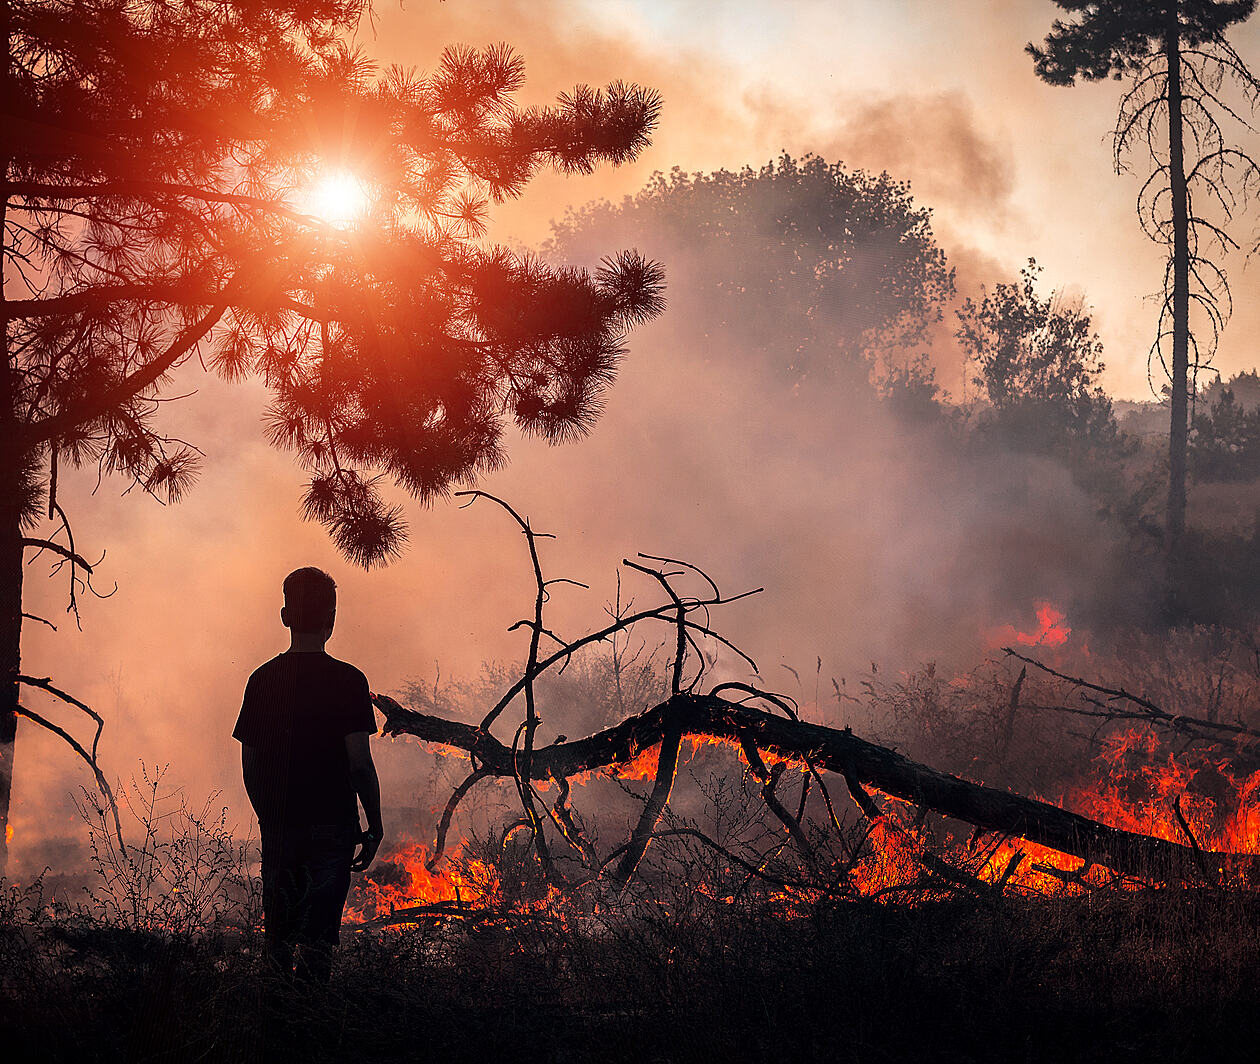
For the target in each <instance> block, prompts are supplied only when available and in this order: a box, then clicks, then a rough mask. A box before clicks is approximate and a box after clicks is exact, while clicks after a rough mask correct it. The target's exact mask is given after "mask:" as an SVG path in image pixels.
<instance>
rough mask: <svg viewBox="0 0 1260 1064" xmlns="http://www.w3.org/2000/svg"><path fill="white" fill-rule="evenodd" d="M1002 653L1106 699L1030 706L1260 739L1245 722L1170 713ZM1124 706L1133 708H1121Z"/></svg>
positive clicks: (1201, 734)
mask: <svg viewBox="0 0 1260 1064" xmlns="http://www.w3.org/2000/svg"><path fill="white" fill-rule="evenodd" d="M1002 652H1003V653H1004V654H1006V655H1008V656H1010V657H1013V658H1015V659H1017V660H1018V661H1022V662H1023V663H1024V664H1025V666H1028V665H1031V666H1032V667H1033V668H1035V669H1040V670H1041V671H1042V672H1044V673H1046V674H1047V675H1048V676H1053V677H1054V678H1055V679H1056V680H1062V681H1063V682H1064V683H1069V684H1071V685H1072V686H1073V687H1076V688H1079V689H1080V690H1082V691H1093V692H1094V693H1095V694H1100V695H1105V696H1106V701H1105V702H1104V701H1100V700H1099V699H1096V698H1089V697H1087V696H1084V695H1082V696H1081V697H1082V699H1083V700H1084V701H1085V703H1086V705H1088V706H1092V707H1093V708H1092V709H1089V708H1085V707H1082V706H1036V707H1029V708H1036V709H1042V710H1051V711H1054V712H1057V713H1071V714H1073V715H1074V716H1078V717H1094V718H1100V719H1102V720H1104V721H1113V720H1140V721H1145V722H1146V723H1148V724H1152V725H1155V726H1157V727H1161V728H1168V729H1169V730H1170V731H1176V732H1180V733H1181V734H1183V735H1188V736H1190V737H1191V738H1195V739H1212V740H1214V741H1218V742H1219V741H1221V740H1223V739H1231V738H1233V739H1236V738H1241V737H1243V736H1247V737H1250V738H1257V739H1260V730H1257V729H1255V728H1248V727H1247V726H1246V725H1244V724H1230V723H1228V722H1225V721H1217V720H1207V719H1206V718H1204V717H1190V716H1186V715H1184V714H1176V713H1169V712H1168V711H1167V710H1164V709H1162V708H1160V707H1159V706H1157V705H1156V704H1155V703H1154V702H1152V701H1151V700H1150V699H1149V698H1144V697H1142V696H1141V695H1135V694H1133V693H1132V692H1130V691H1126V690H1125V689H1124V688H1123V687H1106V686H1104V685H1102V684H1097V683H1093V682H1091V681H1089V680H1086V679H1084V678H1082V677H1080V676H1069V675H1067V674H1066V673H1062V672H1059V671H1058V670H1057V669H1052V668H1051V667H1050V666H1049V665H1044V664H1042V663H1041V662H1040V661H1037V660H1036V659H1035V658H1029V657H1025V656H1024V655H1023V654H1020V653H1018V652H1016V651H1015V650H1012V649H1011V648H1010V647H1003V648H1002ZM1020 677H1021V679H1022V678H1023V673H1022V672H1021V674H1020ZM1126 705H1127V706H1130V707H1133V708H1124V707H1125V706H1126Z"/></svg>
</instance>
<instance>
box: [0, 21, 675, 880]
mask: <svg viewBox="0 0 1260 1064" xmlns="http://www.w3.org/2000/svg"><path fill="white" fill-rule="evenodd" d="M365 10H366V4H365V3H364V0H266V2H263V0H229V2H219V0H0V20H2V24H0V30H2V32H3V37H4V41H5V44H6V54H7V60H6V65H5V68H4V73H3V86H2V91H0V97H2V112H3V123H2V125H0V156H2V157H3V180H4V197H3V203H2V204H0V211H2V212H3V213H2V214H0V218H2V220H3V227H4V287H3V291H2V292H0V297H2V300H0V318H2V320H3V324H4V329H3V340H2V342H3V344H4V351H3V362H2V364H3V369H2V370H0V676H2V677H3V680H2V689H3V695H2V697H0V846H3V845H4V843H5V832H4V830H3V829H4V828H5V827H6V826H7V822H8V807H9V795H10V787H11V781H12V772H13V749H14V738H15V734H16V725H17V717H18V715H19V714H22V715H25V716H27V717H28V719H31V720H33V721H36V722H37V723H42V724H44V725H45V726H49V727H53V728H54V730H58V729H57V728H56V726H55V725H53V724H52V723H51V722H49V721H47V720H45V719H43V718H41V717H39V716H38V715H34V714H32V713H30V712H28V711H26V710H24V709H23V708H22V707H21V706H20V704H19V699H18V694H19V678H20V677H21V675H22V670H21V657H20V640H21V628H22V621H23V610H22V571H23V560H24V554H25V553H26V552H27V551H29V550H36V551H45V552H51V554H53V555H55V556H57V558H58V559H59V560H60V561H62V562H63V563H65V564H68V565H69V566H70V570H71V586H72V588H73V587H74V586H76V581H77V580H79V579H81V578H84V577H89V576H90V572H91V568H90V566H89V565H88V563H87V562H86V560H85V559H84V558H83V557H82V556H81V554H80V553H79V552H77V551H76V549H75V546H74V543H73V540H72V538H70V523H69V520H68V518H67V517H66V513H65V510H64V509H63V508H62V500H61V499H60V498H59V496H58V490H57V480H58V470H59V469H63V468H65V467H67V466H71V467H77V466H83V465H95V466H99V468H100V470H101V472H102V473H104V474H118V475H121V476H123V477H125V478H129V479H130V480H131V481H132V482H133V484H137V485H139V486H141V487H142V488H143V489H144V490H145V491H147V492H150V493H152V494H153V495H155V496H159V497H160V498H162V499H163V500H170V501H175V500H178V499H179V498H180V496H181V495H182V494H184V493H185V492H186V491H187V490H188V489H189V487H190V486H191V484H192V481H193V480H194V478H195V475H196V472H197V464H198V460H199V457H200V456H199V453H198V452H197V451H196V449H195V448H194V447H193V446H191V445H189V444H184V443H180V442H178V441H177V440H176V439H174V438H173V437H172V436H171V435H169V430H168V429H167V428H166V427H165V426H166V425H167V424H168V423H169V421H170V419H171V417H172V414H171V412H169V411H167V412H166V413H165V415H164V419H163V424H162V425H159V424H158V422H157V420H156V419H155V416H154V415H155V412H156V411H157V410H158V408H159V405H160V404H159V400H162V399H164V398H167V397H166V396H164V394H163V393H164V391H165V390H167V389H168V388H169V385H170V382H171V374H172V372H173V371H175V370H177V369H178V368H179V367H180V366H181V365H183V364H184V363H186V362H188V361H189V360H191V359H200V360H201V362H202V363H203V364H204V365H206V366H207V367H209V368H210V369H212V370H213V371H215V372H217V373H218V374H220V375H221V376H223V377H225V378H228V379H232V380H235V379H238V378H245V377H252V378H256V379H260V380H262V381H263V382H265V384H266V386H267V387H268V389H269V390H270V395H271V405H270V409H269V411H268V414H267V419H268V421H267V425H268V428H267V431H268V435H269V438H270V439H271V441H272V442H273V443H274V444H276V445H277V446H279V447H283V448H288V449H290V450H292V451H294V452H296V454H297V455H298V456H299V458H300V461H301V462H302V464H303V466H304V468H305V469H306V471H307V473H308V474H309V478H310V479H309V483H308V485H307V488H306V493H305V497H304V500H303V502H302V509H303V512H304V514H306V515H307V516H308V517H310V518H313V519H316V520H319V521H321V522H322V523H323V524H324V525H325V526H327V528H328V530H329V532H330V534H331V536H332V537H333V539H334V540H335V542H336V543H337V545H338V546H339V548H340V549H341V550H342V551H343V552H344V554H345V555H346V556H347V557H348V558H350V559H352V560H353V561H355V562H357V563H359V564H361V565H364V566H371V565H375V564H379V563H382V562H385V561H387V560H388V559H389V558H391V557H392V556H394V555H395V554H396V553H397V552H398V551H399V550H400V549H401V548H402V546H403V544H404V541H405V538H406V527H405V523H404V520H403V515H402V513H401V511H400V508H399V507H397V506H391V505H389V504H388V503H387V502H386V501H385V500H384V498H383V496H382V493H381V487H382V486H383V485H384V484H386V483H389V482H393V483H396V484H399V485H401V486H403V487H404V488H406V489H407V490H408V491H410V492H411V494H412V495H413V496H415V497H416V498H417V499H419V500H421V501H423V502H428V501H430V500H433V499H435V498H438V497H440V496H442V495H443V494H445V493H447V492H448V491H449V490H450V489H451V487H452V486H455V485H459V484H468V483H471V482H473V481H474V480H475V478H476V477H477V476H478V474H480V473H483V472H484V471H486V470H488V469H491V468H493V467H494V466H495V465H497V464H498V463H500V462H501V461H502V460H503V457H504V453H503V433H504V429H505V426H506V424H508V423H510V422H514V423H515V424H516V425H517V426H519V428H520V429H521V430H522V431H524V432H526V433H533V434H537V435H540V436H543V437H545V438H546V439H548V440H552V441H560V440H566V439H570V438H573V437H574V436H577V435H580V434H581V433H582V432H583V431H584V430H585V428H586V427H587V426H588V425H589V424H590V422H591V420H592V419H593V418H594V417H596V416H597V414H598V411H599V407H600V397H601V393H602V391H603V390H604V389H605V388H606V387H607V386H608V384H609V383H610V381H611V380H612V378H613V375H614V372H615V368H616V364H617V360H618V358H619V356H620V354H621V352H622V343H623V338H624V335H625V333H626V332H627V331H628V330H629V329H630V328H631V327H633V326H634V325H635V324H636V323H639V322H642V321H643V320H645V319H647V318H650V317H652V316H653V315H655V314H656V313H658V312H659V310H660V309H661V306H662V297H661V287H662V283H661V273H660V270H659V268H658V267H657V266H656V265H655V264H653V263H650V262H647V261H645V260H644V259H643V258H641V257H640V256H639V255H638V254H637V253H634V252H623V253H620V254H618V255H616V256H615V257H613V258H610V259H607V260H605V262H604V264H603V266H602V267H601V268H600V269H598V270H596V271H594V272H593V273H592V272H588V271H583V270H575V269H566V268H561V267H547V266H544V265H542V264H541V263H540V262H539V261H537V260H535V259H532V258H529V257H528V256H519V255H514V254H511V253H509V252H507V251H505V250H503V249H502V248H500V247H496V246H493V245H489V244H487V243H486V242H485V241H484V240H483V239H482V237H483V236H484V232H485V220H486V212H487V210H488V205H489V204H490V203H493V202H500V201H502V200H504V199H507V198H510V197H514V196H516V195H518V194H519V193H520V192H521V190H522V189H523V188H524V186H525V185H526V183H527V182H528V181H529V179H530V178H531V176H532V175H533V174H534V173H535V172H537V171H538V170H539V169H540V168H542V167H547V166H550V167H554V168H556V169H558V170H560V171H563V172H570V173H573V172H576V173H582V172H588V171H590V170H592V169H593V168H594V167H595V166H597V165H599V164H601V163H612V164H618V163H621V162H624V161H626V160H629V159H633V158H634V157H635V156H636V155H637V154H638V153H639V152H640V151H641V150H642V149H643V148H644V146H645V145H646V144H647V143H648V137H649V135H650V132H651V130H652V128H653V126H654V124H655V121H656V117H657V113H658V110H659V105H660V101H659V97H658V96H657V95H656V93H654V92H652V91H650V90H646V89H643V88H640V87H638V86H635V85H628V84H624V83H621V82H614V83H612V84H610V85H609V86H607V87H606V88H604V89H593V88H590V87H586V86H579V87H577V88H575V89H574V90H572V91H571V92H569V93H567V94H565V95H562V96H560V97H559V99H558V102H557V103H556V104H555V105H554V106H551V107H547V108H537V107H530V108H526V107H521V106H518V105H517V104H516V103H515V102H514V96H515V93H516V92H517V90H518V89H519V87H520V85H521V83H522V80H523V64H522V61H521V59H520V58H519V57H518V56H517V55H515V54H514V53H513V52H512V51H511V49H510V48H508V47H507V46H504V45H499V46H494V47H489V48H486V49H483V50H472V49H463V48H459V49H455V48H453V49H448V50H447V51H446V52H445V53H444V54H443V56H442V58H441V61H440V63H439V64H438V66H437V68H436V69H435V70H433V71H432V72H430V73H427V74H422V73H419V72H417V71H414V70H406V69H401V68H390V69H387V70H378V69H377V68H376V67H375V66H374V65H373V64H372V63H371V62H370V61H369V60H368V58H367V57H366V56H365V55H364V54H363V53H362V52H360V51H359V50H356V49H355V48H354V47H352V46H350V45H348V44H347V43H346V42H345V38H346V36H347V35H348V33H349V32H350V31H352V30H353V29H354V27H355V26H356V24H357V21H358V19H359V17H360V16H361V15H362V14H363V12H364V11H365ZM340 171H348V172H352V173H353V174H355V175H357V176H356V180H357V181H359V182H361V183H362V187H363V189H364V190H365V193H366V197H367V206H366V208H365V211H364V213H363V216H362V217H361V218H358V219H356V220H355V222H354V224H352V225H347V224H338V223H335V222H332V221H330V220H328V219H325V218H320V217H318V216H316V215H315V214H313V212H312V210H311V207H310V205H309V203H308V202H307V201H308V199H309V189H310V188H311V187H312V185H313V183H314V182H315V181H316V180H317V178H318V176H319V175H320V174H321V173H325V174H330V173H336V172H340ZM45 522H47V524H45ZM41 526H43V527H41ZM79 749H80V752H81V753H84V756H88V755H87V754H86V753H85V752H84V751H83V750H82V748H79ZM2 854H3V851H0V856H2Z"/></svg>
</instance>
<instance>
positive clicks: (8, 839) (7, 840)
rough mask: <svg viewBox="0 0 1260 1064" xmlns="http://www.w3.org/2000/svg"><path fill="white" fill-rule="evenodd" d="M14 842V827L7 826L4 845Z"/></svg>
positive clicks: (5, 827)
mask: <svg viewBox="0 0 1260 1064" xmlns="http://www.w3.org/2000/svg"><path fill="white" fill-rule="evenodd" d="M12 841H13V825H12V824H6V825H5V826H4V843H5V845H6V846H7V845H8V844H9V843H11V842H12Z"/></svg>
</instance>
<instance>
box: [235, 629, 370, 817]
mask: <svg viewBox="0 0 1260 1064" xmlns="http://www.w3.org/2000/svg"><path fill="white" fill-rule="evenodd" d="M375 731H376V715H375V714H374V713H373V711H372V702H371V699H370V697H369V695H368V682H367V677H365V676H364V675H363V673H361V672H360V671H359V670H358V669H356V668H355V667H354V666H353V665H349V664H347V663H346V662H344V661H338V660H337V659H336V658H334V657H330V656H329V655H327V654H325V653H323V652H322V651H321V652H318V653H284V654H279V655H277V656H276V657H274V658H272V659H271V660H270V661H269V662H267V663H266V664H265V665H260V666H259V667H258V668H257V669H255V670H254V674H253V675H252V676H250V678H249V683H247V684H246V685H245V699H244V701H243V702H242V704H241V715H240V717H238V718H237V721H236V728H235V729H234V730H233V731H232V737H233V738H235V739H239V740H240V741H241V742H242V743H243V744H244V745H246V746H252V747H255V748H257V749H258V751H259V752H260V754H261V759H262V763H261V773H260V775H261V778H262V786H261V788H260V790H261V793H259V794H257V795H255V796H254V797H255V799H256V805H257V806H258V808H255V812H256V813H257V814H258V819H259V821H260V822H263V823H272V824H346V823H354V824H355V825H357V824H358V822H359V810H358V805H357V802H356V798H355V793H354V787H353V785H352V784H351V782H350V760H349V757H348V756H347V755H346V744H345V738H346V736H347V735H350V734H351V733H353V732H369V733H371V732H375Z"/></svg>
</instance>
